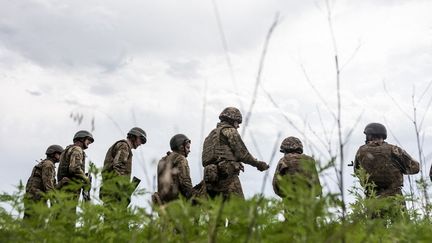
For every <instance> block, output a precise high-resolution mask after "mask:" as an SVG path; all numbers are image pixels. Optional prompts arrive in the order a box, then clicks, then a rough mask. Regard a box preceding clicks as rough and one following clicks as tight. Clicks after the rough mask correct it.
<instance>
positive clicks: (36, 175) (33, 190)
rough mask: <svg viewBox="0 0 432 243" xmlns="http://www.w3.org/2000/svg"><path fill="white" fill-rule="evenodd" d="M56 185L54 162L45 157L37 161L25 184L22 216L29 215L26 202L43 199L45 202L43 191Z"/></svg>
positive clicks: (47, 190)
mask: <svg viewBox="0 0 432 243" xmlns="http://www.w3.org/2000/svg"><path fill="white" fill-rule="evenodd" d="M55 187H56V181H55V166H54V162H53V161H52V160H51V159H49V158H47V159H44V160H42V161H41V162H39V163H38V164H37V165H36V166H35V167H34V168H33V171H32V173H31V175H30V178H29V179H28V181H27V184H26V193H25V199H26V200H25V201H24V203H25V204H27V205H26V206H25V212H24V217H29V215H30V214H31V213H30V212H29V207H28V204H31V203H36V202H40V201H43V202H44V203H45V204H46V199H44V198H43V194H44V193H48V192H49V191H52V190H54V189H55Z"/></svg>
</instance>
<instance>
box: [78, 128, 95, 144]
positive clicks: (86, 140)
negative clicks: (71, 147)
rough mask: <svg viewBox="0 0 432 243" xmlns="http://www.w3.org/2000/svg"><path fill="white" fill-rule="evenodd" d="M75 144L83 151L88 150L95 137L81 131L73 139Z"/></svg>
mask: <svg viewBox="0 0 432 243" xmlns="http://www.w3.org/2000/svg"><path fill="white" fill-rule="evenodd" d="M73 142H74V144H75V145H78V146H80V147H81V148H82V149H87V148H88V146H89V145H90V144H91V143H93V142H94V138H93V135H92V134H91V133H90V132H89V131H86V130H81V131H78V132H77V133H75V136H74V137H73Z"/></svg>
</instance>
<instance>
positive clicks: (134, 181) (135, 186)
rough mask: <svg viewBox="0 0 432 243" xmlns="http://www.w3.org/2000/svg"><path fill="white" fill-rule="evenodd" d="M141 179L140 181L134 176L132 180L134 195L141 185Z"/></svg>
mask: <svg viewBox="0 0 432 243" xmlns="http://www.w3.org/2000/svg"><path fill="white" fill-rule="evenodd" d="M140 182H141V179H139V178H138V177H136V176H134V177H133V178H132V185H133V191H132V193H133V192H134V191H135V190H136V189H137V187H138V185H139V184H140Z"/></svg>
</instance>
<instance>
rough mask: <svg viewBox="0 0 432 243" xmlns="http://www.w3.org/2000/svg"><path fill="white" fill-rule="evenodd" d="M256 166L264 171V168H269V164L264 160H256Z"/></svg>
mask: <svg viewBox="0 0 432 243" xmlns="http://www.w3.org/2000/svg"><path fill="white" fill-rule="evenodd" d="M256 168H257V169H258V170H259V171H265V170H267V169H268V168H270V166H269V165H268V164H266V162H264V161H258V163H257V165H256Z"/></svg>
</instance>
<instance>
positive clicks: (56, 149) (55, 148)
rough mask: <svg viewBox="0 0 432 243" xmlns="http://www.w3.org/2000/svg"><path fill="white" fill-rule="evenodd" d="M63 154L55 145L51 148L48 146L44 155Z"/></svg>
mask: <svg viewBox="0 0 432 243" xmlns="http://www.w3.org/2000/svg"><path fill="white" fill-rule="evenodd" d="M62 152H63V147H62V146H60V145H57V144H53V145H51V146H49V147H48V148H47V150H46V152H45V154H46V155H50V154H54V153H59V154H61V153H62Z"/></svg>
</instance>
